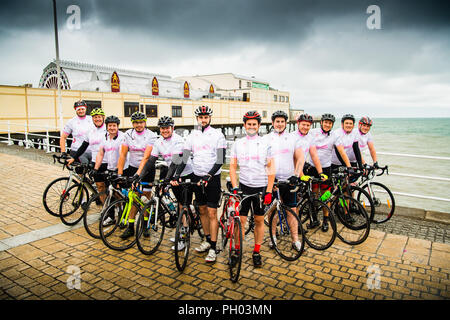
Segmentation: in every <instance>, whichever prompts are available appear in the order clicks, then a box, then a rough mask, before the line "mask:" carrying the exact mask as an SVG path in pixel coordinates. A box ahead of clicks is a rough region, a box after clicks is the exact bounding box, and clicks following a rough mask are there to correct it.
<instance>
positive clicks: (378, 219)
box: [363, 182, 395, 223]
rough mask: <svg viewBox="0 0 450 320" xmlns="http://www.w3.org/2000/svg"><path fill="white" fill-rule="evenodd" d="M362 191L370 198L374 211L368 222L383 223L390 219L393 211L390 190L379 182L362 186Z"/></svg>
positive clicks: (392, 198)
mask: <svg viewBox="0 0 450 320" xmlns="http://www.w3.org/2000/svg"><path fill="white" fill-rule="evenodd" d="M363 189H364V190H365V191H366V192H367V193H368V194H369V195H370V196H371V198H372V200H373V205H374V209H375V213H374V215H373V216H372V215H371V217H370V220H371V221H372V222H374V223H383V222H386V221H388V220H389V219H391V218H392V216H393V215H394V211H395V198H394V195H393V194H392V192H391V190H389V188H388V187H386V186H385V185H384V184H382V183H379V182H370V188H369V184H366V185H364V186H363Z"/></svg>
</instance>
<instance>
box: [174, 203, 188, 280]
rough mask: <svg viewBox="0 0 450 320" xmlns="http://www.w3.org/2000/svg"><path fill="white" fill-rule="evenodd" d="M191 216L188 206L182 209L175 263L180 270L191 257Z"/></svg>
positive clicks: (176, 231)
mask: <svg viewBox="0 0 450 320" xmlns="http://www.w3.org/2000/svg"><path fill="white" fill-rule="evenodd" d="M191 226H192V221H191V216H190V215H189V212H188V210H187V209H186V208H183V210H181V213H180V216H179V217H178V221H177V228H176V230H175V246H174V247H175V264H176V266H177V269H178V271H180V272H183V271H184V269H185V268H186V264H187V261H188V258H189V248H190V246H191Z"/></svg>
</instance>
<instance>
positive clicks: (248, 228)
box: [245, 205, 255, 235]
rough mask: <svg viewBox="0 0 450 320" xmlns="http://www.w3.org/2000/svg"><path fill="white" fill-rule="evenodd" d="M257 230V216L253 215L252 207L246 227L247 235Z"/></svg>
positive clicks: (251, 207)
mask: <svg viewBox="0 0 450 320" xmlns="http://www.w3.org/2000/svg"><path fill="white" fill-rule="evenodd" d="M254 230H255V214H254V213H253V206H252V205H251V206H250V210H249V213H248V218H247V223H246V225H245V235H248V234H249V233H250V231H254Z"/></svg>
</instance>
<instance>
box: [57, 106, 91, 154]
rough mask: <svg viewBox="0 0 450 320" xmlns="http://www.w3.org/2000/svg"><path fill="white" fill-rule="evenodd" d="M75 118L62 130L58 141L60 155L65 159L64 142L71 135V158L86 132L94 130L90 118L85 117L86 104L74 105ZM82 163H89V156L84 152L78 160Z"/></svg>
mask: <svg viewBox="0 0 450 320" xmlns="http://www.w3.org/2000/svg"><path fill="white" fill-rule="evenodd" d="M73 107H74V109H75V112H76V114H77V115H76V116H75V117H73V118H72V119H70V120H69V121H68V122H67V123H66V125H65V126H64V128H63V132H62V135H61V139H60V140H59V147H60V148H61V155H62V156H64V157H66V158H67V153H66V140H67V138H68V137H69V135H72V138H73V140H72V144H71V145H70V156H71V157H72V158H73V156H74V155H75V153H76V151H77V150H78V148H79V147H80V146H81V144H82V143H83V140H84V137H85V136H86V135H87V134H88V132H89V131H90V130H91V129H93V128H94V124H93V123H92V118H91V116H88V115H86V109H87V104H86V102H84V101H83V100H80V101H77V102H75V103H74V106H73ZM79 160H80V161H81V162H83V163H89V162H90V161H91V154H90V151H89V152H85V153H84V154H83V155H82V156H81V157H80V159H79Z"/></svg>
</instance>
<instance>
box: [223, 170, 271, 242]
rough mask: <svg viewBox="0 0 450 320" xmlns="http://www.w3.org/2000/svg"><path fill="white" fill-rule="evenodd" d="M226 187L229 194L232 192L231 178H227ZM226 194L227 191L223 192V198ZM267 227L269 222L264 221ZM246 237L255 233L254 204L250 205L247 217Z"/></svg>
mask: <svg viewBox="0 0 450 320" xmlns="http://www.w3.org/2000/svg"><path fill="white" fill-rule="evenodd" d="M226 181H227V183H226V186H227V190H228V192H229V193H230V192H232V189H233V186H232V185H231V179H230V177H226ZM224 194H225V191H224V190H222V196H223V195H224ZM264 222H265V224H266V226H268V225H269V221H267V220H264ZM244 230H245V231H244V235H248V234H249V233H250V232H253V231H255V214H254V212H253V203H251V204H250V209H249V213H248V217H247V223H246V224H245V226H244Z"/></svg>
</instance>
